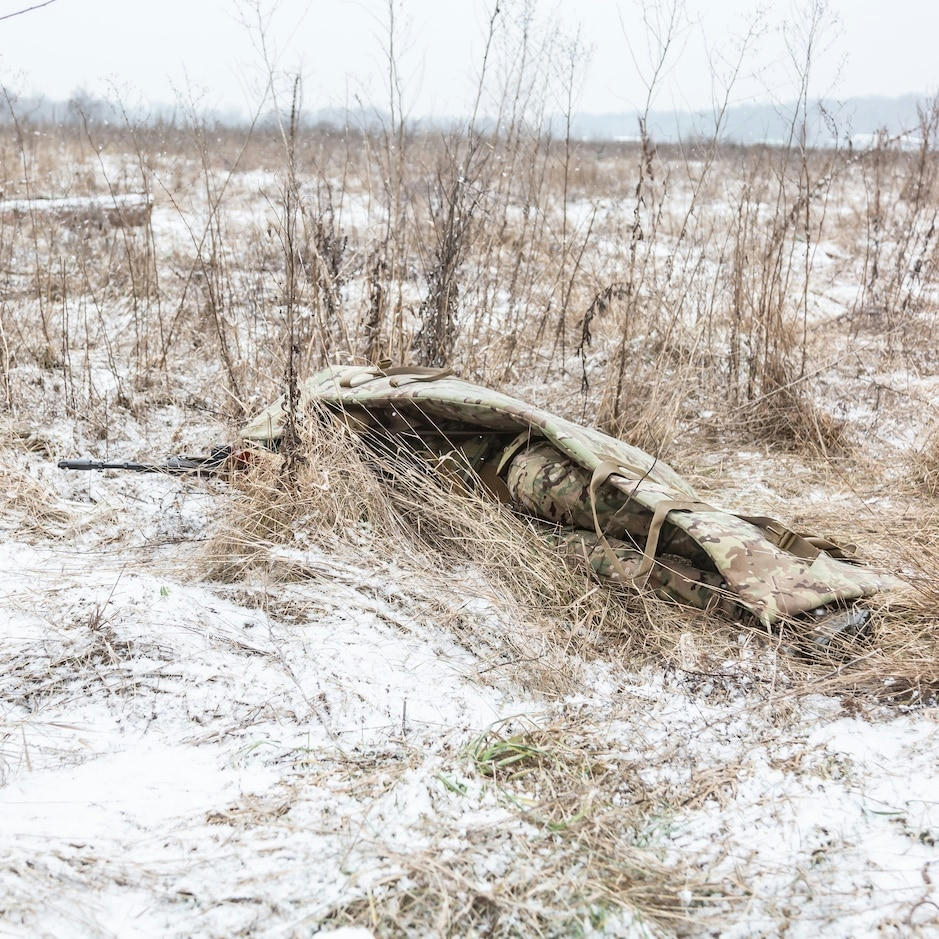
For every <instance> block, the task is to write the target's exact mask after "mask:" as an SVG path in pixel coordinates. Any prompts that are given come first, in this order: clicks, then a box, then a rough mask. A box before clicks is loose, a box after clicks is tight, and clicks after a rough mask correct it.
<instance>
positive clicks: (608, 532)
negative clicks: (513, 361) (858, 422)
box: [244, 366, 893, 626]
mask: <svg viewBox="0 0 939 939" xmlns="http://www.w3.org/2000/svg"><path fill="white" fill-rule="evenodd" d="M314 401H315V402H318V403H319V404H321V405H325V406H327V407H328V408H330V409H331V410H333V411H334V412H335V413H337V414H341V415H343V416H344V417H345V419H346V420H347V421H348V422H349V423H350V425H351V426H352V427H353V428H354V429H359V430H360V431H363V432H364V431H370V430H371V431H381V432H383V433H390V434H398V435H400V437H401V440H402V441H404V442H405V443H406V444H407V445H408V446H409V447H411V448H412V449H414V450H418V451H419V450H423V451H426V452H428V453H430V454H431V455H434V456H435V457H436V458H437V459H439V458H442V457H447V456H448V455H449V456H450V457H452V458H453V459H452V460H451V463H452V465H453V466H456V467H457V468H458V469H459V467H463V468H464V469H465V471H466V472H467V473H468V474H471V475H473V476H474V478H475V479H476V480H478V481H480V482H481V483H482V485H483V486H484V487H485V488H486V489H487V490H488V491H489V492H490V493H491V494H492V495H493V496H495V497H497V498H499V499H502V500H503V501H505V502H508V503H510V504H511V505H513V507H515V508H516V509H518V510H520V511H523V512H526V513H529V514H530V515H533V516H536V517H537V518H539V519H542V520H544V521H545V522H549V523H555V524H554V525H553V526H552V527H550V528H548V529H546V536H547V537H549V538H550V539H551V540H552V541H553V542H554V543H556V544H557V545H558V546H559V548H560V549H562V550H565V551H568V552H571V553H573V554H577V555H580V556H582V557H584V558H585V559H586V560H587V561H588V563H590V565H591V566H592V567H593V569H594V570H595V571H596V572H597V574H598V575H600V576H602V577H607V578H611V579H614V580H620V581H629V582H633V583H636V584H638V585H645V584H648V585H649V586H650V587H652V588H653V589H655V590H656V592H657V593H659V594H661V595H664V596H669V597H672V598H674V599H677V600H680V601H682V602H685V603H690V604H692V605H694V606H698V607H701V608H712V607H714V606H718V605H720V606H722V607H724V608H725V609H727V610H728V611H731V612H734V611H736V612H739V611H740V610H745V611H749V612H750V613H752V614H753V615H754V616H755V617H756V618H757V619H758V620H759V621H760V622H761V623H763V624H764V625H766V626H769V625H771V624H773V623H775V622H777V621H779V620H781V619H786V618H794V617H798V616H799V615H801V614H806V613H809V612H810V611H817V610H819V609H820V608H823V607H838V608H840V609H842V610H844V609H846V608H847V607H848V606H849V605H850V603H851V601H854V600H857V599H859V598H861V597H866V596H869V595H871V594H873V593H875V592H877V591H879V590H881V589H883V588H885V587H887V586H890V585H892V583H893V579H892V578H888V577H885V576H883V575H880V574H877V573H876V572H874V571H872V570H870V569H868V568H865V567H863V566H861V565H859V564H857V563H853V562H851V561H850V560H848V559H847V558H846V555H845V552H844V551H843V550H842V549H841V548H839V547H838V546H837V545H835V544H834V543H832V542H830V541H828V540H826V539H823V538H818V537H812V536H809V535H805V534H800V533H797V532H794V531H792V530H790V529H789V528H787V527H786V526H785V525H783V524H782V523H780V522H778V521H776V520H774V519H770V518H764V517H752V516H745V515H738V514H734V513H732V512H727V511H724V510H722V509H719V508H716V507H714V506H711V505H709V504H707V503H705V502H703V501H702V500H701V499H700V498H699V497H698V496H697V494H696V493H695V491H694V490H693V489H692V487H691V486H690V485H689V484H688V483H687V482H685V480H683V479H682V478H681V477H680V476H679V475H678V474H677V473H676V472H675V471H674V470H672V469H671V468H670V467H669V466H667V465H666V464H665V463H663V462H662V461H660V460H657V459H655V458H654V457H652V456H650V455H649V454H647V453H645V452H643V451H642V450H639V449H638V448H636V447H633V446H631V445H629V444H627V443H625V442H623V441H621V440H617V439H615V438H613V437H610V436H608V435H607V434H604V433H601V432H600V431H598V430H594V429H592V428H588V427H582V426H579V425H577V424H574V423H572V422H571V421H568V420H565V419H564V418H561V417H557V416H555V415H553V414H550V413H549V412H547V411H543V410H541V409H540V408H536V407H533V406H531V405H529V404H526V403H524V402H522V401H519V400H518V399H516V398H513V397H510V396H509V395H505V394H502V393H500V392H498V391H492V390H490V389H488V388H484V387H481V386H479V385H475V384H472V383H470V382H467V381H463V380H462V379H459V378H456V377H453V376H452V375H451V374H450V373H448V372H442V371H437V370H430V369H420V368H407V367H396V368H386V369H383V368H380V367H360V366H332V367H330V368H327V369H325V370H324V371H322V372H320V373H318V374H317V375H315V376H313V377H312V378H311V379H310V380H309V381H307V382H306V383H305V384H304V386H303V388H302V391H301V406H304V405H305V404H306V403H308V402H314ZM283 425H284V411H283V400H280V401H278V402H275V404H273V405H272V406H271V407H269V408H268V409H267V410H265V411H264V412H263V413H261V414H259V415H258V416H257V417H256V418H255V419H254V420H252V421H251V422H250V423H249V425H248V426H247V427H246V428H245V430H244V438H245V439H246V440H247V441H250V442H253V443H259V444H264V445H272V444H276V442H277V441H278V440H279V438H280V436H281V435H282V433H283ZM847 625H851V623H850V618H849V620H848V621H847Z"/></svg>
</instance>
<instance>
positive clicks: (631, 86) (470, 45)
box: [0, 0, 939, 116]
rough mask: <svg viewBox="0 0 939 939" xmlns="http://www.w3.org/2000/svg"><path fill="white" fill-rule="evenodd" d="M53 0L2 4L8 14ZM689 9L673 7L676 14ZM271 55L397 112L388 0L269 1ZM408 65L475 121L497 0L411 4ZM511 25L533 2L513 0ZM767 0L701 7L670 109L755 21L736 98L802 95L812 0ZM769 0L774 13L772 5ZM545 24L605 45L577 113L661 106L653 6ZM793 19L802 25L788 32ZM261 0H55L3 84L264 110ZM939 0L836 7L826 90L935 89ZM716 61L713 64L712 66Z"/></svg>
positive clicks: (858, 1) (2, 47) (321, 82)
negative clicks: (652, 61) (650, 93)
mask: <svg viewBox="0 0 939 939" xmlns="http://www.w3.org/2000/svg"><path fill="white" fill-rule="evenodd" d="M36 2H38V0H0V14H5V13H9V12H12V11H14V10H18V9H22V8H23V7H25V6H29V5H30V4H31V3H36ZM671 2H673V0H662V2H660V3H659V7H664V6H666V5H668V4H670V3H671ZM261 5H262V10H263V11H264V18H265V21H266V26H265V34H266V41H267V46H268V56H269V57H270V58H271V59H274V60H275V64H276V67H277V69H278V70H281V71H285V72H286V71H290V72H295V71H297V70H299V71H300V72H302V74H303V76H304V89H305V92H304V102H305V106H306V107H307V108H308V109H317V108H320V107H330V106H342V105H344V104H347V103H348V104H352V105H354V104H355V103H356V101H357V100H359V101H361V102H363V103H364V104H366V105H368V106H379V107H380V106H382V105H383V104H384V102H385V101H386V99H387V92H386V91H385V90H384V89H385V64H384V58H383V46H384V44H385V43H386V41H387V20H388V14H387V0H280V2H279V3H272V2H269V0H261ZM395 5H396V7H397V8H398V11H399V12H398V25H399V45H400V48H401V55H400V71H401V75H402V84H403V92H404V99H405V103H406V106H407V107H408V109H409V111H410V112H411V113H412V115H414V116H419V115H426V114H437V115H441V114H460V113H465V112H466V111H467V110H468V108H469V107H470V103H471V101H472V92H473V88H474V79H475V76H476V75H477V74H478V71H479V67H480V62H481V57H482V51H483V47H484V39H485V35H486V27H487V23H488V19H489V16H490V14H491V12H492V6H493V0H485V2H484V0H397V2H396V4H395ZM501 5H502V8H503V12H502V14H501V15H500V19H502V20H507V19H508V18H509V17H510V16H511V14H512V13H513V12H515V13H516V14H517V12H518V11H519V10H520V8H521V7H522V5H523V3H522V0H501ZM757 6H758V5H757V4H756V3H754V2H753V0H709V2H701V0H686V2H685V4H684V8H685V16H684V18H683V26H682V29H681V30H680V33H679V35H678V37H677V39H676V43H675V46H674V51H673V55H672V57H671V59H670V60H669V67H668V68H667V70H666V72H665V74H664V75H663V77H662V79H661V80H660V82H659V83H658V86H657V87H658V93H657V96H656V99H655V101H654V105H655V106H656V107H660V108H668V109H671V108H678V109H684V108H706V107H709V106H710V105H711V103H712V97H713V93H714V83H713V82H712V79H711V75H712V73H713V72H714V71H716V72H717V73H718V74H720V73H722V72H726V71H727V69H728V68H729V64H728V63H730V62H732V61H734V60H735V59H736V53H735V49H736V48H737V46H738V45H739V43H740V41H741V40H742V39H743V37H744V36H745V35H746V34H747V33H748V30H749V28H750V26H751V25H752V24H754V22H755V23H756V24H757V25H758V27H759V31H758V35H757V36H756V37H755V38H754V39H753V40H751V43H750V47H749V49H750V51H749V54H748V56H747V59H746V62H745V66H744V69H743V73H742V75H741V77H740V78H739V79H738V81H737V83H736V85H735V86H734V94H733V99H734V101H735V102H736V103H740V102H744V101H749V102H766V101H771V100H788V99H789V98H791V97H792V96H793V95H794V93H795V89H796V84H795V81H794V77H793V70H792V66H791V61H790V57H789V54H788V52H787V40H788V42H789V44H790V45H797V46H798V45H799V42H800V40H799V33H800V31H799V29H798V26H799V25H800V24H804V23H805V22H806V13H805V11H806V9H807V8H808V3H807V2H799V0H796V2H793V3H791V4H788V3H786V2H781V3H777V4H775V5H774V6H773V7H772V9H771V10H770V11H768V12H765V13H764V14H763V15H756V10H757ZM765 6H766V4H764V7H765ZM537 10H538V27H537V31H539V32H543V31H545V30H548V29H551V28H559V29H561V30H562V31H563V32H565V33H566V34H567V35H573V34H574V33H575V32H576V31H577V30H578V29H579V30H580V36H581V41H582V43H583V45H584V46H585V47H587V48H588V49H589V50H590V57H589V61H588V62H586V63H585V67H584V71H583V75H582V78H581V82H580V88H579V94H578V99H577V102H576V108H577V109H578V110H580V111H584V112H614V111H629V110H633V109H634V108H635V107H637V106H638V105H639V104H640V103H641V102H642V100H643V99H644V97H645V85H644V81H643V73H645V75H646V76H648V74H649V65H648V62H649V51H648V45H647V30H645V29H644V28H643V25H642V16H641V5H640V3H639V2H637V0H553V2H552V0H545V2H541V3H539V4H537ZM787 24H788V25H787ZM259 34H260V31H259V29H258V27H257V24H256V18H255V15H254V12H253V10H252V4H250V3H241V2H239V0H159V2H150V0H148V2H145V0H55V2H53V3H52V4H51V5H49V6H46V7H44V8H42V9H37V10H34V11H32V12H29V13H25V14H24V15H22V16H19V17H15V18H13V19H7V20H3V21H0V69H2V77H3V81H4V82H5V83H6V84H7V85H8V86H11V87H12V88H14V89H15V90H17V91H20V92H23V93H42V94H44V95H46V96H48V97H50V98H56V99H64V98H68V97H69V96H70V95H71V94H72V93H73V92H74V91H75V90H76V89H79V88H82V89H85V90H87V91H90V92H92V93H103V94H108V93H111V91H112V89H116V90H117V92H118V93H119V94H120V95H121V96H122V97H124V98H125V99H126V100H128V101H129V102H130V103H131V104H137V103H151V102H156V103H172V102H174V101H175V100H177V96H178V95H179V94H180V93H181V92H185V93H186V94H187V95H188V94H194V95H195V96H196V97H197V99H198V101H199V103H200V104H201V105H203V106H205V107H207V108H220V109H232V108H237V109H239V110H242V111H244V110H251V109H252V108H253V107H254V106H256V105H257V102H258V100H259V97H260V95H261V93H262V90H263V87H264V75H265V74H266V69H265V67H264V56H263V54H262V53H261V51H260V49H259V41H258V40H259ZM937 37H939V2H936V0H833V2H831V3H829V4H828V15H827V16H826V26H825V27H824V28H823V30H822V32H821V34H820V38H819V45H818V48H817V53H816V57H815V62H814V64H813V72H812V75H813V78H812V84H811V92H812V93H813V94H816V95H821V94H825V95H833V96H835V97H839V98H845V97H849V96H855V95H890V96H892V95H900V94H904V93H907V92H914V93H920V94H926V93H934V92H935V91H936V90H937V87H939V80H937V79H939V66H937V55H936V52H935V47H936V41H937ZM711 63H713V67H712V64H711Z"/></svg>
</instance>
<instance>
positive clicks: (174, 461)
mask: <svg viewBox="0 0 939 939" xmlns="http://www.w3.org/2000/svg"><path fill="white" fill-rule="evenodd" d="M230 456H231V447H214V448H213V449H212V452H211V453H210V454H208V455H206V456H174V457H172V458H170V459H169V460H167V461H166V462H165V463H134V462H109V461H107V460H59V463H58V466H59V469H64V470H123V471H124V472H127V473H166V474H167V475H169V476H217V475H218V474H219V471H220V470H221V469H222V467H223V465H224V464H225V462H226V461H227V460H228V458H229V457H230Z"/></svg>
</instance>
